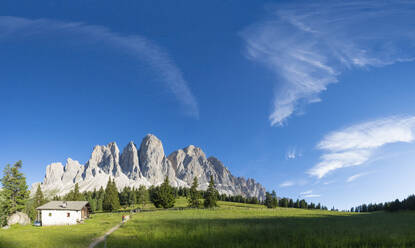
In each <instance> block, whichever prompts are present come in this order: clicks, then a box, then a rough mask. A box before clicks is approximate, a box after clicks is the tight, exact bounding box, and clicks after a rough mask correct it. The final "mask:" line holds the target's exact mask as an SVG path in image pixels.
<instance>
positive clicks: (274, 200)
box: [264, 190, 334, 211]
mask: <svg viewBox="0 0 415 248" xmlns="http://www.w3.org/2000/svg"><path fill="white" fill-rule="evenodd" d="M264 205H265V206H267V208H276V207H283V208H303V209H320V210H328V209H327V207H326V206H322V205H321V204H320V203H318V204H315V203H313V202H310V203H308V202H307V201H306V200H304V199H302V200H299V199H297V200H296V201H294V200H293V199H291V198H287V197H284V198H280V199H279V198H278V197H277V194H276V192H275V190H273V191H272V192H271V193H269V192H266V193H265V201H264ZM332 211H334V208H333V209H332Z"/></svg>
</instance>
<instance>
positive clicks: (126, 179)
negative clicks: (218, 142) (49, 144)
mask: <svg viewBox="0 0 415 248" xmlns="http://www.w3.org/2000/svg"><path fill="white" fill-rule="evenodd" d="M211 175H212V176H213V178H214V181H215V184H216V188H217V190H218V191H219V193H221V194H227V195H242V196H245V197H257V198H258V199H259V200H263V199H264V197H265V188H264V187H263V186H262V185H261V184H259V183H257V182H256V181H255V180H254V179H252V178H248V179H245V178H243V177H235V176H234V175H232V174H231V172H230V171H229V170H228V168H226V167H225V165H224V164H223V163H222V162H221V161H220V160H219V159H217V158H216V157H214V156H210V157H206V155H205V153H204V152H203V150H202V149H201V148H199V147H196V146H194V145H189V146H187V147H185V148H183V149H178V150H176V151H173V152H172V153H171V154H169V155H168V156H166V155H165V153H164V148H163V144H162V142H161V140H160V139H158V138H157V137H156V136H155V135H153V134H147V135H146V136H145V137H144V138H143V140H142V142H141V145H140V147H139V149H137V146H136V145H135V144H134V142H133V141H130V142H129V143H128V144H127V145H126V146H125V147H124V149H123V150H122V152H120V149H119V148H118V145H117V143H116V142H110V143H108V144H107V145H96V146H95V147H94V148H93V151H92V154H91V157H90V158H89V160H88V161H87V162H86V163H85V164H84V165H82V164H80V163H79V162H78V161H76V160H73V159H71V158H68V159H67V160H66V164H65V165H63V164H62V163H60V162H58V163H51V164H49V165H48V166H47V167H46V174H45V178H44V180H43V182H41V183H35V184H33V185H32V189H35V188H36V187H37V185H39V184H40V186H41V188H42V190H43V191H44V192H53V194H56V195H64V194H66V193H68V192H69V191H70V190H72V189H73V188H74V185H75V184H76V183H78V185H79V188H80V191H82V192H83V191H92V190H94V189H97V190H98V189H99V188H100V187H101V186H102V187H104V188H105V186H106V184H107V182H108V178H109V177H111V178H113V179H114V181H115V183H116V185H117V188H118V189H119V190H122V189H123V188H124V187H126V186H130V187H136V188H137V187H139V186H140V185H144V186H146V187H149V186H151V185H159V184H161V183H162V182H163V180H164V178H165V177H166V176H168V177H169V180H170V183H171V185H172V186H175V187H190V186H191V184H192V182H193V178H194V177H197V178H198V181H199V189H201V190H205V189H206V188H207V186H208V183H209V179H210V176H211ZM32 192H34V190H32Z"/></svg>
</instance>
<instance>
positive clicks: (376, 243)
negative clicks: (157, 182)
mask: <svg viewBox="0 0 415 248" xmlns="http://www.w3.org/2000/svg"><path fill="white" fill-rule="evenodd" d="M184 206H186V200H185V199H178V201H177V203H176V207H184ZM149 208H150V206H149ZM120 216H121V214H96V215H94V216H93V218H92V219H90V220H88V221H87V222H86V223H85V224H83V225H77V226H62V227H41V228H36V227H31V226H25V227H22V226H14V227H12V228H11V229H9V230H0V247H8V248H15V247H16V248H17V247H32V248H35V247H36V248H37V247H45V248H48V247H87V245H88V244H89V242H90V241H91V240H92V239H93V238H95V237H98V236H100V235H102V234H103V233H104V232H105V230H108V229H110V227H112V226H114V225H115V224H116V223H118V222H119V220H120ZM100 247H104V244H101V246H100ZM107 247H108V248H113V247H123V248H124V247H415V213H414V212H399V213H383V212H379V213H372V214H355V213H342V212H330V211H318V210H302V209H288V208H277V209H266V208H264V206H261V205H250V204H241V203H230V202H220V207H219V208H216V209H212V210H205V209H185V210H162V211H153V212H151V211H149V212H141V213H137V214H134V215H133V216H132V219H131V220H130V221H129V222H127V223H126V224H125V225H123V226H122V227H121V228H120V229H118V230H117V231H115V232H114V233H113V234H111V235H110V236H109V237H108V240H107Z"/></svg>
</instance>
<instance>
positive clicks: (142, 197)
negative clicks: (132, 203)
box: [136, 185, 150, 208]
mask: <svg viewBox="0 0 415 248" xmlns="http://www.w3.org/2000/svg"><path fill="white" fill-rule="evenodd" d="M136 197H137V204H140V205H141V207H142V208H145V206H146V203H147V201H148V200H149V198H150V196H149V191H148V190H147V189H146V187H145V186H144V185H141V186H140V187H139V188H138V191H137V195H136Z"/></svg>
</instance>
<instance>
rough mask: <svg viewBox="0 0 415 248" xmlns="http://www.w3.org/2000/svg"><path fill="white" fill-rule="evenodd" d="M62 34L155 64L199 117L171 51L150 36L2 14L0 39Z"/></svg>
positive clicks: (161, 77) (160, 75)
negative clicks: (151, 39)
mask: <svg viewBox="0 0 415 248" xmlns="http://www.w3.org/2000/svg"><path fill="white" fill-rule="evenodd" d="M55 35H57V36H61V38H62V37H63V38H66V41H67V40H71V41H81V42H85V43H87V44H94V45H96V44H102V45H107V46H110V47H112V48H113V49H116V50H120V51H123V52H125V53H127V54H128V55H130V56H132V57H134V58H136V59H138V60H140V61H144V62H146V63H147V64H149V65H150V66H151V68H152V69H153V71H154V72H155V74H156V75H157V77H158V78H159V80H161V81H163V82H164V84H165V86H166V87H167V88H168V89H169V90H170V91H171V92H172V93H173V94H174V96H175V97H176V98H177V100H178V101H179V102H180V103H181V105H182V106H183V107H184V110H185V111H186V113H187V114H189V115H190V116H193V117H195V118H198V116H199V110H198V104H197V101H196V99H195V97H194V95H193V94H192V92H191V90H190V88H189V86H188V83H187V82H186V80H185V79H184V77H183V74H182V72H181V70H180V69H179V68H178V67H177V65H176V64H175V63H174V62H173V60H172V59H171V57H170V56H169V55H168V54H167V52H166V51H165V50H164V49H163V48H161V47H160V46H158V45H156V44H155V43H154V42H152V41H150V40H149V39H147V38H145V37H143V36H139V35H122V34H119V33H115V32H113V31H111V30H110V29H108V28H106V27H103V26H96V25H87V24H84V23H81V22H61V21H55V20H49V19H33V20H32V19H25V18H18V17H10V16H0V41H1V40H2V39H9V38H22V39H29V38H33V37H46V36H48V37H49V36H55Z"/></svg>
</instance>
